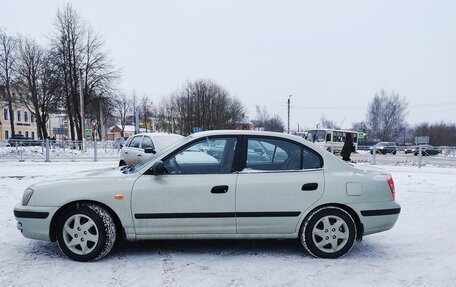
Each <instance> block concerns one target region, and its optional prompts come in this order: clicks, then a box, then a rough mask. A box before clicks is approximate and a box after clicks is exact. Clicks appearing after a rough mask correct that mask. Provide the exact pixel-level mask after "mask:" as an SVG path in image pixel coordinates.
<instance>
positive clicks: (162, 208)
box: [132, 137, 238, 238]
mask: <svg viewBox="0 0 456 287" xmlns="http://www.w3.org/2000/svg"><path fill="white" fill-rule="evenodd" d="M215 141H217V148H218V149H222V152H221V153H219V154H218V155H220V156H213V155H211V154H209V153H208V152H207V151H208V150H209V149H208V147H209V148H210V147H211V146H213V145H214V143H215ZM237 141H238V140H237V138H236V137H225V138H220V137H218V138H205V139H199V140H196V141H194V142H192V143H190V144H188V145H186V146H185V147H183V148H180V149H179V150H177V151H176V152H174V153H172V154H171V155H169V156H166V157H165V158H163V159H162V160H163V162H164V165H165V168H166V170H167V173H166V174H164V175H152V174H147V173H146V174H144V175H142V176H141V177H140V178H139V179H138V180H137V181H136V183H135V185H134V187H133V191H132V212H133V218H134V224H135V229H136V234H137V236H138V238H148V237H153V236H154V235H166V234H174V235H175V234H183V235H184V234H219V233H225V234H226V233H235V232H236V228H235V206H234V205H235V192H236V178H237V173H236V172H234V168H233V161H234V156H235V152H236V146H237V145H236V143H237ZM221 142H222V144H221Z"/></svg>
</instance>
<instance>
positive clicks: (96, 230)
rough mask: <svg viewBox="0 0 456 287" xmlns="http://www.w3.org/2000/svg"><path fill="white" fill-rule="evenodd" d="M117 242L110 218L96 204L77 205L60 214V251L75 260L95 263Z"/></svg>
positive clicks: (58, 229) (58, 227) (114, 228)
mask: <svg viewBox="0 0 456 287" xmlns="http://www.w3.org/2000/svg"><path fill="white" fill-rule="evenodd" d="M115 241H116V226H115V223H114V220H113V219H112V216H111V215H110V214H109V212H108V211H106V210H105V209H104V208H102V207H100V206H98V205H95V204H80V205H78V206H74V207H72V208H70V209H68V210H66V212H65V213H64V214H63V216H62V217H61V219H60V220H59V222H58V223H57V242H58V245H59V247H60V250H62V252H63V253H64V254H65V255H66V256H68V257H69V258H71V259H73V260H76V261H84V262H85V261H95V260H99V259H101V258H103V257H104V256H105V255H107V254H108V253H109V252H110V251H111V249H112V247H113V246H114V243H115Z"/></svg>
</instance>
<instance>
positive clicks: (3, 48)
mask: <svg viewBox="0 0 456 287" xmlns="http://www.w3.org/2000/svg"><path fill="white" fill-rule="evenodd" d="M14 52H15V40H14V39H13V37H11V36H9V35H7V34H6V32H4V31H3V30H0V86H3V88H4V90H5V95H6V101H7V103H8V112H9V122H10V127H11V135H10V136H14V134H15V130H14V109H13V104H14V101H15V99H14V97H13V93H12V84H13V83H12V74H13V67H14V64H15V56H14Z"/></svg>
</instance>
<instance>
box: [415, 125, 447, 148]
mask: <svg viewBox="0 0 456 287" xmlns="http://www.w3.org/2000/svg"><path fill="white" fill-rule="evenodd" d="M414 136H415V137H417V136H428V137H429V143H430V144H432V145H435V146H456V124H454V123H445V122H443V121H442V122H440V123H434V124H429V123H426V122H424V123H421V124H419V125H417V126H416V127H415V130H414Z"/></svg>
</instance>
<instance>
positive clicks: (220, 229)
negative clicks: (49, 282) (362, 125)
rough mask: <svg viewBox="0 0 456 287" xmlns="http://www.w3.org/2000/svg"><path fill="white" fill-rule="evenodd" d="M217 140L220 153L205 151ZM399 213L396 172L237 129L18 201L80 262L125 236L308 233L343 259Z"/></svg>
mask: <svg viewBox="0 0 456 287" xmlns="http://www.w3.org/2000/svg"><path fill="white" fill-rule="evenodd" d="M215 143H217V145H216V146H217V148H218V149H221V150H222V153H221V157H218V156H217V157H214V156H211V155H210V154H208V153H207V152H205V151H204V148H203V147H207V146H213V145H214V144H215ZM257 144H259V145H260V146H262V148H263V147H264V148H265V149H266V150H265V151H264V153H263V152H262V151H260V150H259V148H258V150H256V151H255V150H254V149H255V146H257ZM261 153H262V154H261ZM279 154H280V155H281V156H280V157H276V155H279ZM190 155H191V156H190ZM260 156H264V157H267V158H268V159H269V160H268V161H265V160H264V159H263V158H261V157H260ZM190 157H191V160H190ZM399 213H400V205H399V204H397V203H396V202H395V187H394V181H393V179H392V177H391V175H390V174H389V173H387V172H385V171H382V170H380V169H373V168H372V167H370V168H369V167H366V166H353V165H351V164H348V163H346V162H344V161H342V160H341V159H339V158H338V157H335V156H334V155H332V154H330V153H327V152H325V151H323V150H322V149H320V148H318V146H316V145H315V144H313V143H311V142H309V141H306V140H305V139H303V138H300V137H297V136H293V135H288V134H281V133H271V132H255V131H234V130H233V131H208V132H200V133H195V134H193V135H190V136H188V137H186V138H185V139H184V140H182V141H180V142H179V143H176V144H175V145H173V146H172V147H170V148H168V149H164V150H161V151H158V152H157V153H155V154H153V155H151V156H150V157H149V158H148V159H146V160H144V161H142V162H141V163H139V164H137V165H134V166H131V167H126V166H124V167H117V168H109V169H102V170H94V171H88V172H83V173H79V174H72V175H71V177H70V178H68V179H60V180H55V181H52V182H45V183H38V184H34V185H31V186H29V187H28V188H27V189H26V190H25V191H24V194H23V197H22V202H21V203H19V204H18V205H16V207H15V208H14V215H15V218H16V220H17V222H18V223H17V227H18V229H19V230H20V231H21V232H22V234H23V235H24V236H25V237H27V238H32V239H40V240H48V241H57V243H58V245H59V247H60V250H62V252H63V253H64V254H65V255H67V256H68V257H69V258H71V259H74V260H77V261H92V260H98V259H100V258H102V257H104V256H105V255H107V254H108V253H109V252H110V251H111V249H112V247H113V246H114V244H115V243H116V242H118V241H120V240H123V239H126V240H146V239H147V240H150V239H214V238H220V239H221V238H225V239H265V238H275V239H280V238H288V239H293V238H299V240H300V242H301V243H302V245H303V247H304V249H305V250H307V252H309V253H310V254H311V255H313V256H315V257H321V258H337V257H340V256H343V255H345V254H346V253H348V252H349V251H350V250H351V248H352V246H353V245H354V243H355V240H358V241H360V240H361V239H362V238H363V236H365V235H369V234H373V233H377V232H381V231H385V230H388V229H390V228H392V227H393V226H394V224H395V222H396V220H397V219H398V217H399ZM43 246H44V245H43ZM362 249H363V248H362V246H361V247H360V250H358V251H360V252H362Z"/></svg>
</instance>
